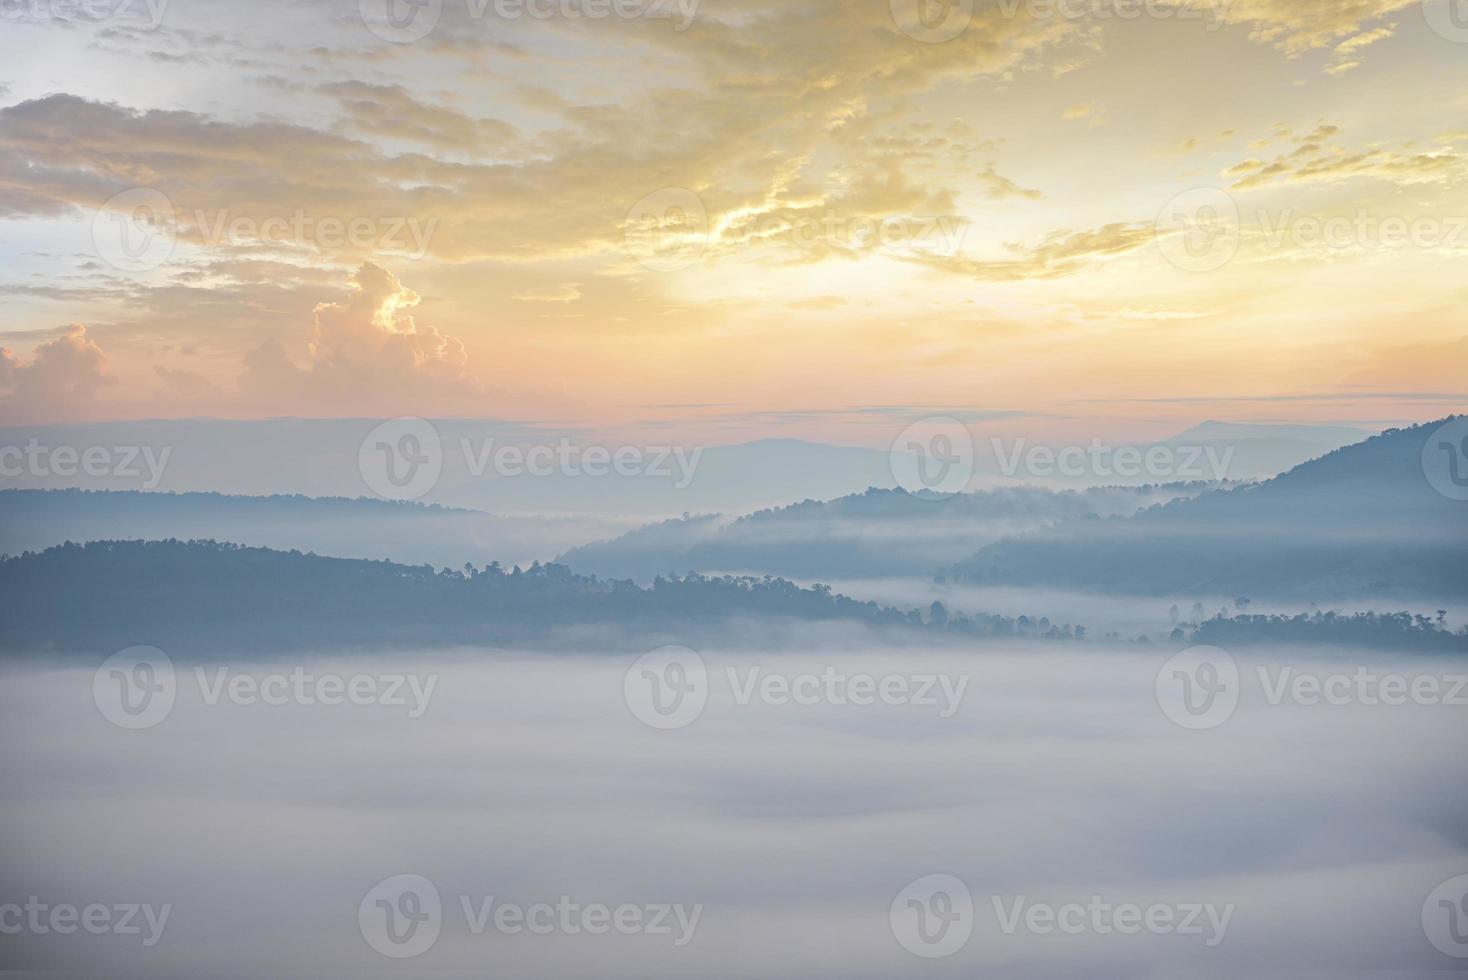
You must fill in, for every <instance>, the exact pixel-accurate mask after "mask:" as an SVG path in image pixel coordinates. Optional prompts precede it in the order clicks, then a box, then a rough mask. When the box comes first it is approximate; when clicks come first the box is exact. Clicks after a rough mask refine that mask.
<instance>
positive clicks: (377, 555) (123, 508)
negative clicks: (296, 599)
mask: <svg viewBox="0 0 1468 980" xmlns="http://www.w3.org/2000/svg"><path fill="white" fill-rule="evenodd" d="M625 527H626V522H622V523H616V522H613V521H611V520H610V519H594V518H571V517H561V518H551V517H515V518H507V517H499V516H495V515H492V514H485V513H482V512H480V511H475V510H466V509H462V508H452V507H439V506H428V505H422V504H413V503H400V502H397V501H386V500H369V499H365V498H357V499H346V498H342V497H302V496H268V497H243V496H227V495H224V494H217V493H145V492H141V491H125V490H118V491H103V490H96V491H90V490H0V554H9V555H17V554H20V553H21V552H23V551H43V550H45V549H46V548H50V547H52V546H53V545H58V544H64V543H65V542H67V541H74V542H78V543H80V542H85V541H102V540H130V539H143V540H161V539H166V538H179V539H182V540H189V539H194V538H197V539H201V540H208V539H212V540H216V541H230V542H234V543H236V544H245V545H255V546H259V547H265V548H276V549H280V550H286V551H289V550H292V549H295V550H300V551H314V552H317V553H318V554H323V555H334V556H336V557H340V558H374V559H386V558H390V559H392V560H394V561H399V562H403V563H405V564H410V565H414V564H429V565H433V566H435V567H449V568H458V567H459V566H461V565H463V564H464V563H465V562H475V563H478V564H483V563H484V562H485V561H488V560H491V559H493V560H498V561H502V562H504V563H505V564H507V565H511V564H523V565H528V564H530V563H531V562H533V561H545V560H547V559H549V558H551V557H552V556H554V555H555V554H556V553H558V552H560V551H563V550H565V549H567V548H570V547H574V546H576V545H578V544H583V543H586V542H590V541H596V540H599V539H604V538H606V537H608V536H609V535H615V534H617V533H618V532H619V531H621V530H622V529H623V528H625Z"/></svg>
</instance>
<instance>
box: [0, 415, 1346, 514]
mask: <svg viewBox="0 0 1468 980" xmlns="http://www.w3.org/2000/svg"><path fill="white" fill-rule="evenodd" d="M380 424H381V420H365V419H267V420H262V421H230V420H218V419H174V420H155V421H137V422H109V423H95V424H73V425H51V426H14V427H9V428H3V429H0V446H9V447H25V446H27V445H28V444H31V443H32V441H33V440H34V443H35V444H36V445H39V446H42V447H129V449H131V450H136V455H135V457H134V458H133V459H132V464H131V465H130V466H129V467H128V468H127V469H126V470H122V471H120V472H119V471H115V470H121V468H120V467H118V468H114V470H109V471H107V472H103V473H100V474H95V475H89V474H83V473H79V472H77V470H76V467H75V466H72V467H71V468H70V471H69V472H57V470H59V469H61V468H60V467H51V466H48V465H46V464H44V463H43V464H42V465H41V467H39V468H33V467H30V466H28V465H23V466H13V465H6V466H3V467H0V488H19V489H57V488H83V489H93V490H147V491H172V492H180V493H182V492H214V493H221V494H230V495H250V496H268V495H304V496H310V497H346V498H355V497H360V496H374V495H375V494H374V490H373V488H372V487H371V486H370V485H369V484H368V483H367V481H365V480H364V478H363V475H362V470H361V466H360V462H361V460H360V453H361V451H362V448H363V443H364V440H365V439H366V438H367V437H368V436H369V434H370V433H372V432H373V431H374V429H375V428H376V427H377V426H379V425H380ZM432 430H433V432H434V433H435V436H436V438H437V441H438V444H439V448H440V450H441V458H442V473H441V475H440V476H439V478H438V479H437V481H436V483H435V484H434V486H433V487H432V488H431V489H429V490H428V491H427V492H426V493H424V494H423V495H422V497H421V498H418V499H421V500H422V502H425V503H434V504H441V505H444V506H451V507H462V508H469V509H474V510H480V511H485V512H487V513H492V514H497V515H505V516H536V517H548V516H565V515H576V516H598V517H607V518H610V519H612V520H615V521H621V522H623V523H624V524H625V523H626V522H629V521H633V522H635V521H638V520H641V521H650V520H655V519H666V518H669V517H676V516H678V515H681V514H685V513H695V514H699V513H728V514H747V513H749V512H751V511H754V510H758V509H761V508H769V507H781V506H784V505H787V504H790V503H792V502H794V501H800V500H830V499H833V498H836V497H841V496H844V495H849V494H857V493H861V492H863V491H865V490H867V489H868V488H870V487H877V488H881V489H892V488H895V487H896V486H897V480H896V478H895V477H894V475H893V460H892V457H891V454H890V453H889V451H888V450H887V448H886V447H885V446H883V447H879V448H865V447H857V446H835V445H828V444H823V443H815V442H807V441H801V440H795V439H777V438H772V439H763V440H759V441H756V442H749V443H742V444H734V445H701V444H696V443H693V442H689V441H688V440H685V439H680V438H678V437H676V436H672V435H670V436H669V437H668V438H662V437H655V438H644V439H639V440H636V441H635V444H631V445H624V442H625V438H624V437H623V438H613V437H610V436H608V435H606V434H598V433H595V432H588V431H582V430H577V429H575V428H571V427H568V426H565V425H563V424H558V423H554V422H545V423H524V422H503V421H493V420H488V421H471V420H462V419H449V420H435V421H433V422H432ZM894 435H895V433H894ZM1364 435H1365V433H1361V432H1357V431H1356V430H1352V429H1343V428H1341V427H1337V426H1263V425H1258V426H1255V425H1249V426H1234V425H1222V424H1217V423H1209V424H1207V425H1204V426H1200V427H1197V428H1196V429H1194V430H1190V432H1187V433H1181V434H1179V435H1177V436H1175V437H1172V438H1170V439H1167V440H1162V441H1160V442H1157V443H1139V444H1137V445H1136V446H1135V447H1132V448H1135V449H1136V450H1137V451H1138V452H1141V453H1145V452H1146V451H1147V450H1148V449H1151V448H1153V447H1154V446H1160V447H1165V448H1169V449H1174V450H1175V449H1177V448H1178V447H1185V448H1186V449H1188V450H1193V451H1196V452H1190V453H1188V454H1186V455H1189V456H1195V457H1196V458H1194V461H1193V465H1192V466H1191V467H1190V468H1189V469H1188V471H1187V472H1179V473H1174V474H1170V475H1166V476H1162V477H1158V476H1155V475H1149V474H1145V473H1143V474H1140V475H1134V476H1130V477H1129V476H1125V475H1118V474H1114V473H1106V474H1098V473H1083V474H1079V475H1075V476H1068V475H1066V474H1065V473H1053V474H1035V473H1029V472H1025V471H1024V469H1023V467H1021V468H1019V469H1015V468H1014V466H1013V465H1011V464H1012V462H1013V461H1014V460H1016V459H1018V458H1023V456H1024V454H1026V453H1029V452H1031V451H1034V450H1036V449H1041V450H1045V449H1049V448H1052V447H1049V446H1047V444H1046V443H1045V441H1044V440H1038V439H1025V438H1004V439H998V438H994V437H991V436H987V435H986V434H985V433H984V432H983V431H982V430H980V429H978V428H977V427H976V428H975V430H974V440H973V461H974V470H975V476H974V478H973V480H972V481H971V486H972V487H998V486H1013V485H1045V486H1053V487H1071V488H1084V487H1086V486H1096V485H1108V484H1110V485H1115V484H1128V485H1142V484H1147V483H1159V482H1164V481H1193V480H1219V479H1229V480H1245V479H1257V478H1260V477H1267V476H1273V475H1275V474H1277V473H1279V472H1282V471H1283V470H1285V469H1287V468H1289V467H1290V466H1292V465H1294V464H1296V463H1300V462H1303V461H1304V460H1307V459H1311V458H1313V457H1315V456H1319V455H1321V454H1323V453H1325V452H1328V451H1329V450H1331V449H1335V448H1337V447H1338V446H1340V445H1344V444H1345V443H1347V442H1352V441H1356V440H1357V439H1359V438H1362V437H1364ZM563 445H564V446H566V447H568V450H569V451H570V452H572V453H573V454H576V456H578V457H579V454H582V453H585V452H587V451H591V450H606V451H607V452H608V453H614V452H616V451H617V450H619V449H621V450H626V451H629V452H631V453H632V454H633V462H634V465H633V466H631V467H630V468H629V472H630V473H631V474H632V475H630V476H619V475H617V474H615V473H611V474H608V475H605V476H590V475H587V474H586V473H574V474H573V473H567V472H562V471H560V468H559V467H557V469H556V471H555V472H551V473H548V474H546V475H530V474H527V473H524V472H520V473H518V474H517V475H507V474H506V473H505V472H502V469H503V468H502V467H499V466H497V464H496V462H495V458H496V454H497V453H499V452H501V451H503V450H505V449H507V448H509V449H511V450H513V451H520V452H526V451H529V450H531V449H535V448H540V449H541V450H542V451H544V450H555V451H559V450H560V448H561V447H562V446H563ZM1017 454H1018V455H1017ZM1179 458H1182V457H1179ZM13 462H14V461H11V460H7V464H9V463H13Z"/></svg>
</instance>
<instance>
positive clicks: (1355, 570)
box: [947, 422, 1468, 600]
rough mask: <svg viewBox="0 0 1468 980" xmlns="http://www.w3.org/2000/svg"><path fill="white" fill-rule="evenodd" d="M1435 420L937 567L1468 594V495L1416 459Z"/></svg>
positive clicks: (1110, 582)
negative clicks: (1446, 492)
mask: <svg viewBox="0 0 1468 980" xmlns="http://www.w3.org/2000/svg"><path fill="white" fill-rule="evenodd" d="M1441 424H1442V423H1441V422H1434V423H1429V424H1427V425H1421V426H1415V427H1412V428H1408V429H1400V430H1391V431H1388V432H1386V433H1383V434H1382V435H1380V436H1377V437H1375V438H1372V439H1368V440H1367V441H1365V442H1362V443H1360V444H1357V445H1353V446H1348V447H1346V448H1344V449H1340V450H1337V451H1335V452H1332V453H1329V454H1328V455H1326V456H1324V457H1322V458H1320V459H1317V460H1313V461H1311V462H1308V463H1304V464H1302V465H1300V466H1297V467H1295V468H1294V469H1292V470H1290V471H1289V472H1288V473H1285V474H1283V475H1281V476H1279V477H1276V478H1274V479H1272V480H1268V481H1266V482H1263V483H1260V484H1256V485H1250V486H1243V487H1238V488H1235V489H1232V490H1227V491H1219V492H1212V493H1205V494H1202V495H1200V496H1197V497H1194V498H1192V499H1188V500H1178V501H1174V502H1172V503H1169V504H1166V505H1163V506H1160V507H1156V508H1153V509H1151V510H1147V511H1144V512H1142V513H1139V514H1137V515H1135V516H1133V517H1130V518H1119V519H1087V520H1078V521H1068V522H1065V523H1063V524H1060V525H1057V526H1056V527H1053V528H1050V529H1046V530H1041V531H1036V532H1033V533H1029V534H1025V535H1022V536H1018V537H1014V538H1011V539H1007V540H1004V541H1001V542H997V543H995V544H991V545H988V546H986V547H984V548H982V549H980V550H979V551H978V552H977V553H976V554H974V555H973V556H971V557H969V558H967V559H965V560H964V561H961V562H958V563H956V564H955V565H954V566H953V567H952V568H951V569H950V570H949V571H948V573H947V574H948V576H949V577H952V578H956V579H961V580H966V581H970V582H979V583H985V584H990V585H1007V586H1032V587H1045V588H1063V589H1081V590H1089V591H1097V592H1110V593H1119V594H1132V595H1159V596H1161V595H1179V596H1186V595H1195V594H1196V595H1205V594H1206V595H1240V596H1248V597H1251V598H1265V597H1269V598H1291V599H1294V598H1298V599H1310V600H1325V599H1330V598H1345V597H1373V596H1409V595H1410V596H1418V597H1433V598H1443V599H1447V598H1463V597H1468V503H1465V502H1463V501H1459V500H1452V499H1449V498H1447V497H1445V496H1443V495H1442V494H1440V493H1438V492H1437V491H1436V490H1434V489H1433V487H1432V486H1431V484H1430V483H1429V482H1428V480H1427V478H1426V476H1425V474H1424V470H1423V451H1424V444H1425V442H1426V440H1427V438H1428V436H1429V435H1430V434H1431V433H1433V432H1434V431H1435V430H1436V429H1437V428H1438V427H1439V426H1440V425H1441Z"/></svg>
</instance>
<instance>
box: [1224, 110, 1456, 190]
mask: <svg viewBox="0 0 1468 980" xmlns="http://www.w3.org/2000/svg"><path fill="white" fill-rule="evenodd" d="M1340 134H1341V129H1340V127H1338V126H1333V125H1327V124H1322V125H1320V126H1317V127H1316V128H1315V129H1314V130H1313V131H1311V132H1310V133H1308V134H1306V135H1304V136H1297V137H1295V145H1294V147H1293V148H1292V149H1291V150H1290V152H1288V153H1283V154H1280V155H1279V156H1277V157H1275V158H1274V159H1273V160H1270V161H1265V160H1261V159H1259V158H1257V157H1254V158H1250V159H1247V160H1242V161H1240V162H1239V163H1236V164H1234V165H1232V166H1230V167H1228V168H1226V169H1225V170H1224V171H1223V176H1224V177H1230V178H1234V183H1233V187H1234V188H1235V189H1237V190H1254V189H1257V188H1261V187H1272V186H1280V185H1284V184H1315V183H1332V182H1336V181H1343V180H1351V179H1355V178H1369V179H1373V180H1382V181H1388V182H1391V183H1394V184H1402V185H1415V184H1434V183H1447V182H1450V181H1455V180H1459V179H1461V178H1462V177H1463V176H1465V175H1468V155H1465V154H1463V153H1460V152H1459V151H1458V150H1456V149H1455V148H1453V147H1452V146H1450V145H1449V146H1444V147H1441V148H1438V149H1434V150H1431V151H1426V152H1424V151H1420V150H1414V149H1408V148H1405V147H1404V148H1401V149H1388V148H1385V147H1380V146H1370V147H1367V148H1364V149H1349V148H1347V147H1345V146H1342V145H1340V144H1339V143H1338V142H1333V140H1334V138H1335V137H1337V136H1339V135H1340ZM1276 135H1285V134H1276ZM1270 142H1272V140H1270V139H1261V140H1256V141H1255V142H1254V143H1253V144H1251V145H1252V146H1255V147H1261V146H1265V145H1268V144H1269V143H1270Z"/></svg>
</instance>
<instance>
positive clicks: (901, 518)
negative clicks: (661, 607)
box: [557, 483, 1211, 581]
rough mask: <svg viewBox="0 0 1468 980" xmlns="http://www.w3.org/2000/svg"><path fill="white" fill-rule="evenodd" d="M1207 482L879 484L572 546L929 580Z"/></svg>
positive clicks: (612, 567)
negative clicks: (962, 563) (929, 488)
mask: <svg viewBox="0 0 1468 980" xmlns="http://www.w3.org/2000/svg"><path fill="white" fill-rule="evenodd" d="M1209 489H1211V486H1210V485H1209V484H1203V483H1197V484H1168V485H1165V486H1148V487H1141V488H1131V487H1106V488H1098V489H1091V490H1084V491H1055V490H1044V489H1039V488H1032V487H1014V488H1008V489H1003V490H987V491H980V492H977V493H964V494H953V495H948V496H941V495H935V494H931V493H916V494H913V493H908V492H907V491H905V490H884V489H880V488H877V487H873V488H870V489H868V490H867V491H866V492H865V493H860V494H853V495H850V496H846V497H839V498H837V499H835V500H829V501H815V500H807V501H805V502H803V503H799V504H792V505H790V506H788V507H780V508H776V509H772V510H762V511H758V512H756V513H754V514H750V515H749V516H747V517H741V518H738V519H731V518H727V517H722V516H717V515H715V516H704V517H689V518H684V519H680V520H672V521H666V522H663V523H659V524H653V525H651V526H648V527H643V528H639V529H637V530H635V531H631V532H629V533H627V534H625V535H623V536H622V537H620V538H617V539H615V540H612V541H605V542H598V543H595V544H588V545H583V546H581V547H579V548H574V549H572V550H570V551H568V552H566V553H565V554H564V555H562V556H561V557H560V558H558V559H557V561H559V562H562V563H564V564H566V565H569V566H570V567H572V568H574V569H576V570H577V571H581V572H585V573H587V574H592V575H599V576H604V577H611V578H631V579H635V580H637V581H649V580H651V579H652V578H653V577H654V576H657V575H665V574H668V573H672V572H677V573H681V572H688V571H699V572H734V573H747V574H768V575H777V576H786V577H790V578H799V579H826V580H836V579H853V578H885V577H899V576H912V575H920V576H924V577H927V576H930V575H931V574H932V573H933V572H934V571H935V570H936V569H938V568H940V567H942V566H944V565H947V564H949V563H951V562H955V561H958V560H960V559H961V558H963V557H965V556H967V555H970V554H972V553H973V552H974V551H975V550H977V549H978V548H980V547H982V546H983V545H985V544H989V543H991V542H994V541H997V540H999V539H1000V538H1002V537H1004V536H1005V535H1008V534H1015V533H1020V532H1023V531H1029V530H1033V529H1035V528H1039V527H1044V526H1046V525H1048V524H1054V523H1056V522H1058V521H1062V520H1065V519H1068V518H1078V517H1085V516H1088V515H1099V516H1108V517H1109V516H1118V515H1129V514H1134V513H1136V512H1137V511H1139V510H1142V509H1143V508H1146V507H1150V506H1152V505H1154V504H1158V503H1162V502H1165V501H1169V500H1174V499H1177V498H1179V497H1186V496H1192V495H1196V494H1198V493H1202V492H1204V491H1206V490H1209Z"/></svg>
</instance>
